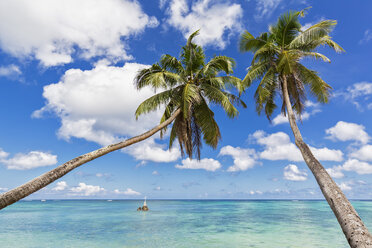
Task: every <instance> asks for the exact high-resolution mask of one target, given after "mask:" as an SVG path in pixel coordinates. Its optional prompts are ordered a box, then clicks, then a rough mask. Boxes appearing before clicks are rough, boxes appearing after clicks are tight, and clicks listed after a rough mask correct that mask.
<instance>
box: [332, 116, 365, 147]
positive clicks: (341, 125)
mask: <svg viewBox="0 0 372 248" xmlns="http://www.w3.org/2000/svg"><path fill="white" fill-rule="evenodd" d="M364 129H365V127H364V126H363V125H358V124H355V123H350V122H344V121H339V122H337V124H336V125H335V126H334V127H331V128H329V129H327V130H326V134H328V135H329V136H327V138H328V139H331V140H334V141H336V140H340V141H357V142H360V143H362V144H365V143H367V142H368V141H369V140H370V137H369V136H368V134H367V133H366V132H365V131H364Z"/></svg>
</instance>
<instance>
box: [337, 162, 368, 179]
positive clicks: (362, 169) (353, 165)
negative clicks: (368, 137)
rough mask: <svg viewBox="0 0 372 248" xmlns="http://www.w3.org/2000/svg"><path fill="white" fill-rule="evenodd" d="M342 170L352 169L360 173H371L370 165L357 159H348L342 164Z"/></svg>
mask: <svg viewBox="0 0 372 248" xmlns="http://www.w3.org/2000/svg"><path fill="white" fill-rule="evenodd" d="M342 170H345V171H354V172H356V173H358V174H360V175H363V174H372V165H371V164H369V163H367V162H361V161H359V160H357V159H349V160H347V161H346V162H345V163H344V164H343V165H342Z"/></svg>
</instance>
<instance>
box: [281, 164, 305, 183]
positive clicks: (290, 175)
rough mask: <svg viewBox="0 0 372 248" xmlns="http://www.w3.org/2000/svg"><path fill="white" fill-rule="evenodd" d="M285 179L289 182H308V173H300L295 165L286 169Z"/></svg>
mask: <svg viewBox="0 0 372 248" xmlns="http://www.w3.org/2000/svg"><path fill="white" fill-rule="evenodd" d="M284 179H285V180H289V181H306V180H307V173H306V172H304V171H300V170H299V169H298V167H297V166H296V165H294V164H289V165H287V166H286V167H284Z"/></svg>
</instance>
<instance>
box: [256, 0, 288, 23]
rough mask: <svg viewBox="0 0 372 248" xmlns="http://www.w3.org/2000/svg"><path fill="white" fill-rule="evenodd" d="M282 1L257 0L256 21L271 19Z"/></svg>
mask: <svg viewBox="0 0 372 248" xmlns="http://www.w3.org/2000/svg"><path fill="white" fill-rule="evenodd" d="M281 1H282V0H257V1H256V2H257V5H256V11H255V12H256V14H255V15H254V18H255V19H256V21H259V20H261V19H262V18H264V17H265V18H269V17H270V16H271V14H272V13H273V12H274V11H275V9H276V8H277V7H278V5H279V4H280V2H281Z"/></svg>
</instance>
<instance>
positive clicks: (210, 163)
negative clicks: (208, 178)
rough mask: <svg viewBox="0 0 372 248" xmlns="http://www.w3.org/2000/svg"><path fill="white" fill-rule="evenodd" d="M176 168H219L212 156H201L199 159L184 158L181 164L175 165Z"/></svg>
mask: <svg viewBox="0 0 372 248" xmlns="http://www.w3.org/2000/svg"><path fill="white" fill-rule="evenodd" d="M175 167H176V168H177V169H191V170H198V169H202V170H207V171H216V170H218V169H219V168H221V164H220V162H219V161H217V160H214V159H212V158H203V159H201V160H200V161H198V160H197V159H192V160H191V159H190V158H186V159H183V160H182V165H179V164H177V165H175Z"/></svg>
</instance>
